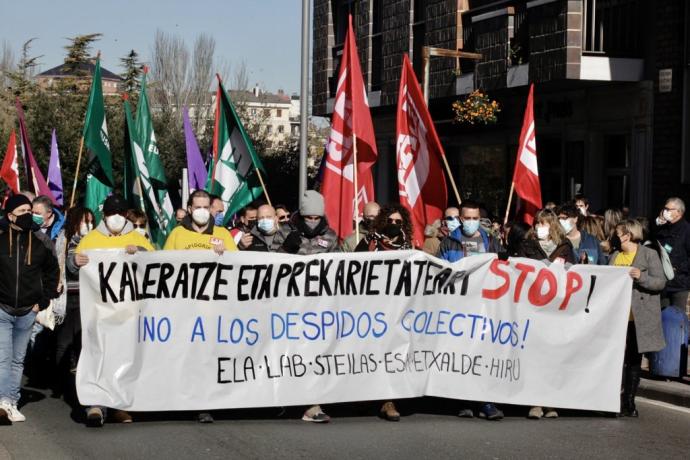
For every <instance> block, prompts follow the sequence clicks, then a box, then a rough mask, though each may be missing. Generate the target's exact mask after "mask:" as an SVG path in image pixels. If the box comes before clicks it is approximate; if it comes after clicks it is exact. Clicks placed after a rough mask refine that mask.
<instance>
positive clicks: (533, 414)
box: [527, 407, 544, 420]
mask: <svg viewBox="0 0 690 460" xmlns="http://www.w3.org/2000/svg"><path fill="white" fill-rule="evenodd" d="M543 416H544V410H543V409H542V408H541V407H532V408H531V409H530V410H529V414H527V418H531V419H532V420H539V419H540V418H542V417H543Z"/></svg>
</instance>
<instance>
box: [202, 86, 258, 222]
mask: <svg viewBox="0 0 690 460" xmlns="http://www.w3.org/2000/svg"><path fill="white" fill-rule="evenodd" d="M212 165H213V176H212V177H213V179H212V181H211V187H210V193H213V194H215V195H218V196H220V198H221V199H222V200H223V203H225V221H226V223H227V222H228V220H229V219H230V217H231V216H232V215H233V214H234V213H236V212H237V211H239V210H240V209H242V208H243V207H245V206H246V205H248V204H249V203H251V202H252V201H254V200H255V199H256V198H258V197H259V196H261V194H262V193H263V188H262V187H261V182H260V180H259V173H258V172H257V171H258V170H260V171H263V170H264V169H263V165H262V164H261V160H260V159H259V156H258V155H257V154H256V152H255V151H254V146H253V145H252V142H251V140H250V139H249V136H248V135H247V132H246V131H245V130H244V126H242V122H241V121H240V119H239V117H238V116H237V112H235V108H234V107H233V106H232V103H231V102H230V98H229V97H228V95H227V93H226V92H225V89H224V88H223V83H222V82H221V80H220V77H218V90H217V92H216V122H215V130H214V133H213V163H212Z"/></svg>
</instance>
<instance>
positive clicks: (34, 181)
mask: <svg viewBox="0 0 690 460" xmlns="http://www.w3.org/2000/svg"><path fill="white" fill-rule="evenodd" d="M15 106H16V108H17V118H19V132H20V133H21V139H22V151H23V153H24V166H25V168H26V177H27V181H28V184H29V187H32V186H33V192H34V193H35V194H36V195H45V196H47V197H49V198H50V199H51V200H52V202H53V204H57V201H55V197H54V196H53V193H52V192H51V190H50V188H49V187H48V184H47V183H46V180H45V178H44V177H43V174H42V173H41V170H40V169H39V168H38V163H36V159H35V158H34V154H33V152H32V151H31V145H29V135H28V133H27V132H26V122H25V121H24V110H23V109H22V103H21V102H20V101H19V98H17V99H16V103H15Z"/></svg>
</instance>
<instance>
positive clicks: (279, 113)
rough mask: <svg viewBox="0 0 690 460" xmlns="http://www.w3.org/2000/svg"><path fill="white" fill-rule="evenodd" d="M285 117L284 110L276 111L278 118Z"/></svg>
mask: <svg viewBox="0 0 690 460" xmlns="http://www.w3.org/2000/svg"><path fill="white" fill-rule="evenodd" d="M282 116H283V110H282V109H276V117H278V118H280V117H282Z"/></svg>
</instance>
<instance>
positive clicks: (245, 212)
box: [230, 204, 257, 249]
mask: <svg viewBox="0 0 690 460" xmlns="http://www.w3.org/2000/svg"><path fill="white" fill-rule="evenodd" d="M238 215H239V218H240V219H239V222H237V225H235V226H234V227H233V228H231V229H230V234H231V235H232V237H233V239H234V240H235V244H237V247H239V248H240V249H246V248H248V247H249V246H250V245H251V244H252V238H254V237H253V236H252V235H251V231H252V228H253V227H254V226H255V225H256V219H257V209H256V206H255V205H253V204H249V205H247V206H245V207H244V208H242V209H240V211H239V213H238Z"/></svg>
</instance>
